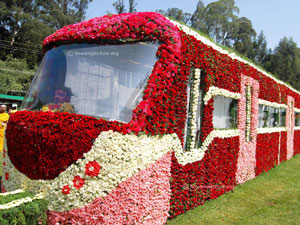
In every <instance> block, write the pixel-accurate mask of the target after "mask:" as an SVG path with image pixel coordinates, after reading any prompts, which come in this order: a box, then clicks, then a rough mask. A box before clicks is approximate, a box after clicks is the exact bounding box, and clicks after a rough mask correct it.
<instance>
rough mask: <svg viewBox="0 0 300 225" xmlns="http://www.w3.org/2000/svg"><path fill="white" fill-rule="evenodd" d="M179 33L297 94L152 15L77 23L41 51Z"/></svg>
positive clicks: (50, 39)
mask: <svg viewBox="0 0 300 225" xmlns="http://www.w3.org/2000/svg"><path fill="white" fill-rule="evenodd" d="M122 24H126V26H124V27H122ZM119 30H122V32H124V30H125V31H126V30H127V32H128V36H127V37H126V38H125V39H124V37H122V38H121V36H120V34H119V33H118V31H119ZM180 30H182V31H183V32H185V33H187V34H189V35H192V36H194V37H195V38H196V39H197V40H199V41H201V42H202V43H204V44H206V45H207V46H210V47H212V48H213V49H214V50H216V51H218V52H220V53H222V54H226V55H228V56H229V57H230V58H232V59H233V60H238V61H240V62H242V63H245V64H248V65H250V66H251V67H253V68H254V69H256V70H257V71H259V72H261V73H262V74H264V75H265V76H267V77H269V78H271V79H273V80H274V81H275V82H276V83H278V84H281V85H284V86H286V87H287V88H289V89H291V90H292V91H294V92H296V93H297V94H300V92H299V91H297V90H296V89H294V88H293V87H291V86H290V85H288V84H286V83H284V82H283V81H281V80H279V79H277V78H276V77H274V76H273V75H271V74H270V73H267V72H266V71H264V70H262V69H261V68H259V67H258V66H257V65H255V64H254V63H252V62H251V61H250V60H245V59H243V58H242V57H240V56H238V55H237V54H236V53H235V52H230V51H228V50H226V49H225V47H222V46H219V45H217V44H216V43H214V42H213V41H211V40H209V38H207V37H205V36H203V35H201V34H200V33H198V32H196V31H195V30H193V29H191V28H190V27H188V26H186V25H183V24H181V23H179V22H177V21H174V20H172V19H168V18H166V17H164V16H163V15H161V14H159V13H155V12H137V13H122V14H116V15H105V16H103V17H96V18H93V19H90V20H87V21H83V22H80V23H77V24H72V25H68V26H65V27H63V28H61V29H59V30H57V31H56V32H55V33H54V34H51V35H50V36H48V37H47V38H45V40H44V43H43V46H44V50H49V49H51V48H52V47H54V46H57V45H61V44H64V43H83V42H89V43H90V42H100V41H101V40H115V41H117V40H123V41H128V40H131V41H134V40H137V41H140V40H161V39H160V36H161V37H163V36H165V37H164V38H165V39H168V38H170V37H175V39H177V41H179V39H180V37H179V36H180ZM137 31H138V32H139V34H140V35H139V36H135V35H134V32H137ZM175 42H176V41H175ZM179 42H180V41H179ZM177 47H178V46H177Z"/></svg>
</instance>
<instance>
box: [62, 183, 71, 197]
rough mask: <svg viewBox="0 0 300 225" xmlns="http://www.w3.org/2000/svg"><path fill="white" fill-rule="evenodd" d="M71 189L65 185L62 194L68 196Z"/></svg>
mask: <svg viewBox="0 0 300 225" xmlns="http://www.w3.org/2000/svg"><path fill="white" fill-rule="evenodd" d="M70 190H71V189H70V187H69V185H65V186H63V188H62V193H63V194H64V195H67V194H69V193H70Z"/></svg>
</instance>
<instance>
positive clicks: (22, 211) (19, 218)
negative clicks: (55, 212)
mask: <svg viewBox="0 0 300 225" xmlns="http://www.w3.org/2000/svg"><path fill="white" fill-rule="evenodd" d="M26 195H27V196H31V195H30V194H29V193H20V194H15V195H8V196H1V197H0V198H1V200H2V202H7V201H8V199H11V200H16V199H18V197H22V198H23V196H26ZM47 209H48V203H47V201H46V200H43V199H36V200H33V201H32V202H28V203H23V204H21V205H19V206H16V207H13V208H10V209H2V210H1V209H0V224H1V225H26V224H28V225H35V224H47V214H46V212H47Z"/></svg>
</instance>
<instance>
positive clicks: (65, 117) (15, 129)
mask: <svg viewBox="0 0 300 225" xmlns="http://www.w3.org/2000/svg"><path fill="white" fill-rule="evenodd" d="M97 121H98V120H96V119H95V118H91V117H89V119H88V120H87V119H86V118H85V117H84V116H82V115H76V114H69V113H61V114H59V116H58V114H55V113H52V112H29V111H21V112H18V113H16V114H15V115H12V116H11V118H10V121H9V124H8V126H7V130H6V139H7V148H8V156H9V157H10V160H11V162H12V163H13V165H14V166H15V167H16V168H17V169H18V170H19V171H20V172H21V173H23V174H25V175H26V176H27V177H29V178H30V179H35V180H37V179H44V180H49V179H54V178H55V177H57V176H58V175H59V174H60V173H61V172H63V171H64V170H65V169H66V168H68V166H70V165H71V164H72V163H74V162H76V161H77V160H78V159H80V158H81V157H82V156H83V154H84V153H86V152H88V151H89V150H90V149H91V147H92V144H93V141H94V139H95V138H96V137H97V136H98V135H99V134H100V132H101V129H102V127H101V125H99V124H96V123H97Z"/></svg>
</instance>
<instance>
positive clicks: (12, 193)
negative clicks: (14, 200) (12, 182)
mask: <svg viewBox="0 0 300 225" xmlns="http://www.w3.org/2000/svg"><path fill="white" fill-rule="evenodd" d="M22 192H24V190H22V189H17V190H15V191H10V192H5V193H0V196H7V195H15V194H19V193H22Z"/></svg>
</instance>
